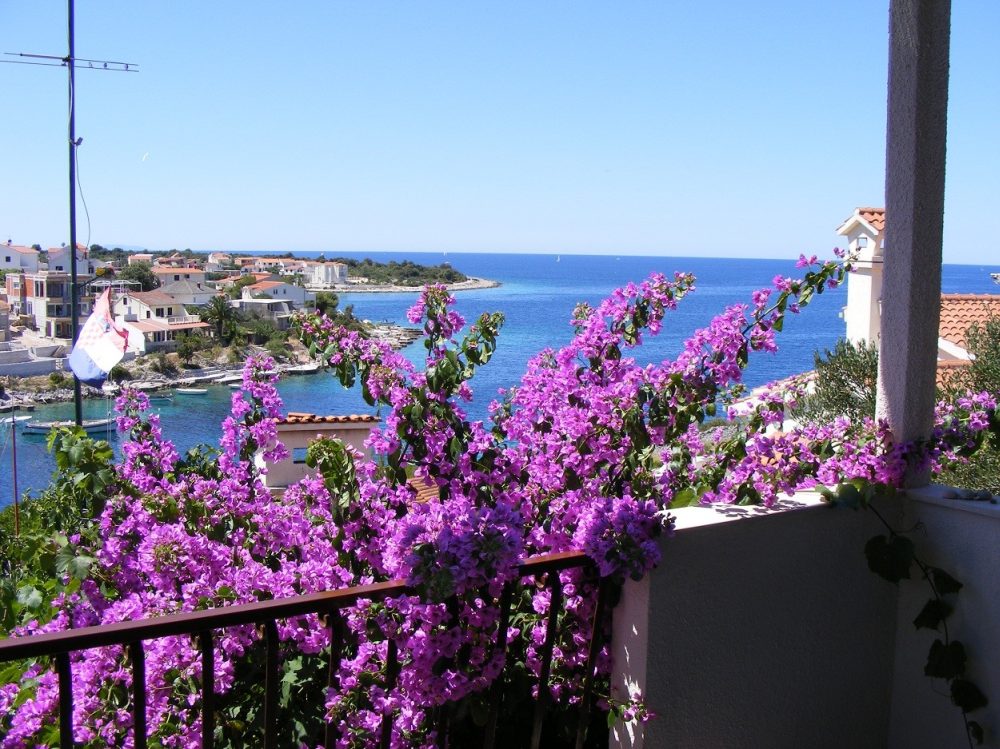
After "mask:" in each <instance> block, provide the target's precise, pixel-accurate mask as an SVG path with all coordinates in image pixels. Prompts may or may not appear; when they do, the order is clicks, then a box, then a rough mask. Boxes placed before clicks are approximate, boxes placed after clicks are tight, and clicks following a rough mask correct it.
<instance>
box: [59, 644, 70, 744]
mask: <svg viewBox="0 0 1000 749" xmlns="http://www.w3.org/2000/svg"><path fill="white" fill-rule="evenodd" d="M56 671H57V673H58V674H59V745H60V746H62V747H68V749H73V671H72V669H71V668H70V665H69V653H59V654H57V655H56Z"/></svg>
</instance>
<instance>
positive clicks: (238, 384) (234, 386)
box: [229, 382, 243, 390]
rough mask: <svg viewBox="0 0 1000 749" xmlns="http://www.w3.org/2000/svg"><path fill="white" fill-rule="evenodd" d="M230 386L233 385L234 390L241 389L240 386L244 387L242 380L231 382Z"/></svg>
mask: <svg viewBox="0 0 1000 749" xmlns="http://www.w3.org/2000/svg"><path fill="white" fill-rule="evenodd" d="M229 387H231V388H232V389H233V390H239V389H240V388H242V387H243V383H242V382H230V383H229Z"/></svg>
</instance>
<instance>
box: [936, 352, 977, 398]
mask: <svg viewBox="0 0 1000 749" xmlns="http://www.w3.org/2000/svg"><path fill="white" fill-rule="evenodd" d="M968 366H969V361H968V360H966V359H938V363H937V377H936V382H937V386H938V389H940V390H945V389H947V388H948V387H950V386H951V385H957V384H958V380H959V377H960V375H961V373H962V372H963V371H964V370H965V368H966V367H968Z"/></svg>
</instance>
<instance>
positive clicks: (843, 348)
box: [802, 338, 878, 421]
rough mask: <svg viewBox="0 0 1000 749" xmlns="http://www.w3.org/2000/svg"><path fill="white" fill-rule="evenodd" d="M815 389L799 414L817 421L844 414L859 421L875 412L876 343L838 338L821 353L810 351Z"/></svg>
mask: <svg viewBox="0 0 1000 749" xmlns="http://www.w3.org/2000/svg"><path fill="white" fill-rule="evenodd" d="M813 362H814V364H815V367H816V390H815V392H814V393H813V394H812V395H811V396H810V397H809V399H808V400H807V401H806V403H805V405H804V406H803V408H802V415H804V416H806V417H807V418H810V419H813V420H816V421H829V420H832V419H835V418H836V417H838V416H847V417H849V418H850V419H851V420H852V421H858V420H860V419H862V418H864V417H865V416H869V417H874V416H875V385H876V382H877V380H878V346H877V345H876V344H874V343H868V342H865V341H862V342H860V343H851V342H850V341H848V340H845V339H843V338H841V339H840V340H839V341H837V344H836V345H835V346H834V347H833V351H830V350H829V349H827V350H826V351H825V352H824V353H823V354H822V355H821V354H820V353H819V352H816V353H815V354H813Z"/></svg>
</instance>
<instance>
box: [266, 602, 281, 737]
mask: <svg viewBox="0 0 1000 749" xmlns="http://www.w3.org/2000/svg"><path fill="white" fill-rule="evenodd" d="M264 640H265V643H266V644H265V647H266V648H267V651H266V654H265V656H264V657H265V663H264V749H278V689H279V688H280V684H281V676H280V673H279V671H280V668H281V664H280V663H279V661H278V655H279V654H278V647H279V646H278V625H277V624H275V622H274V620H273V619H272V620H271V621H268V622H264Z"/></svg>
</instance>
